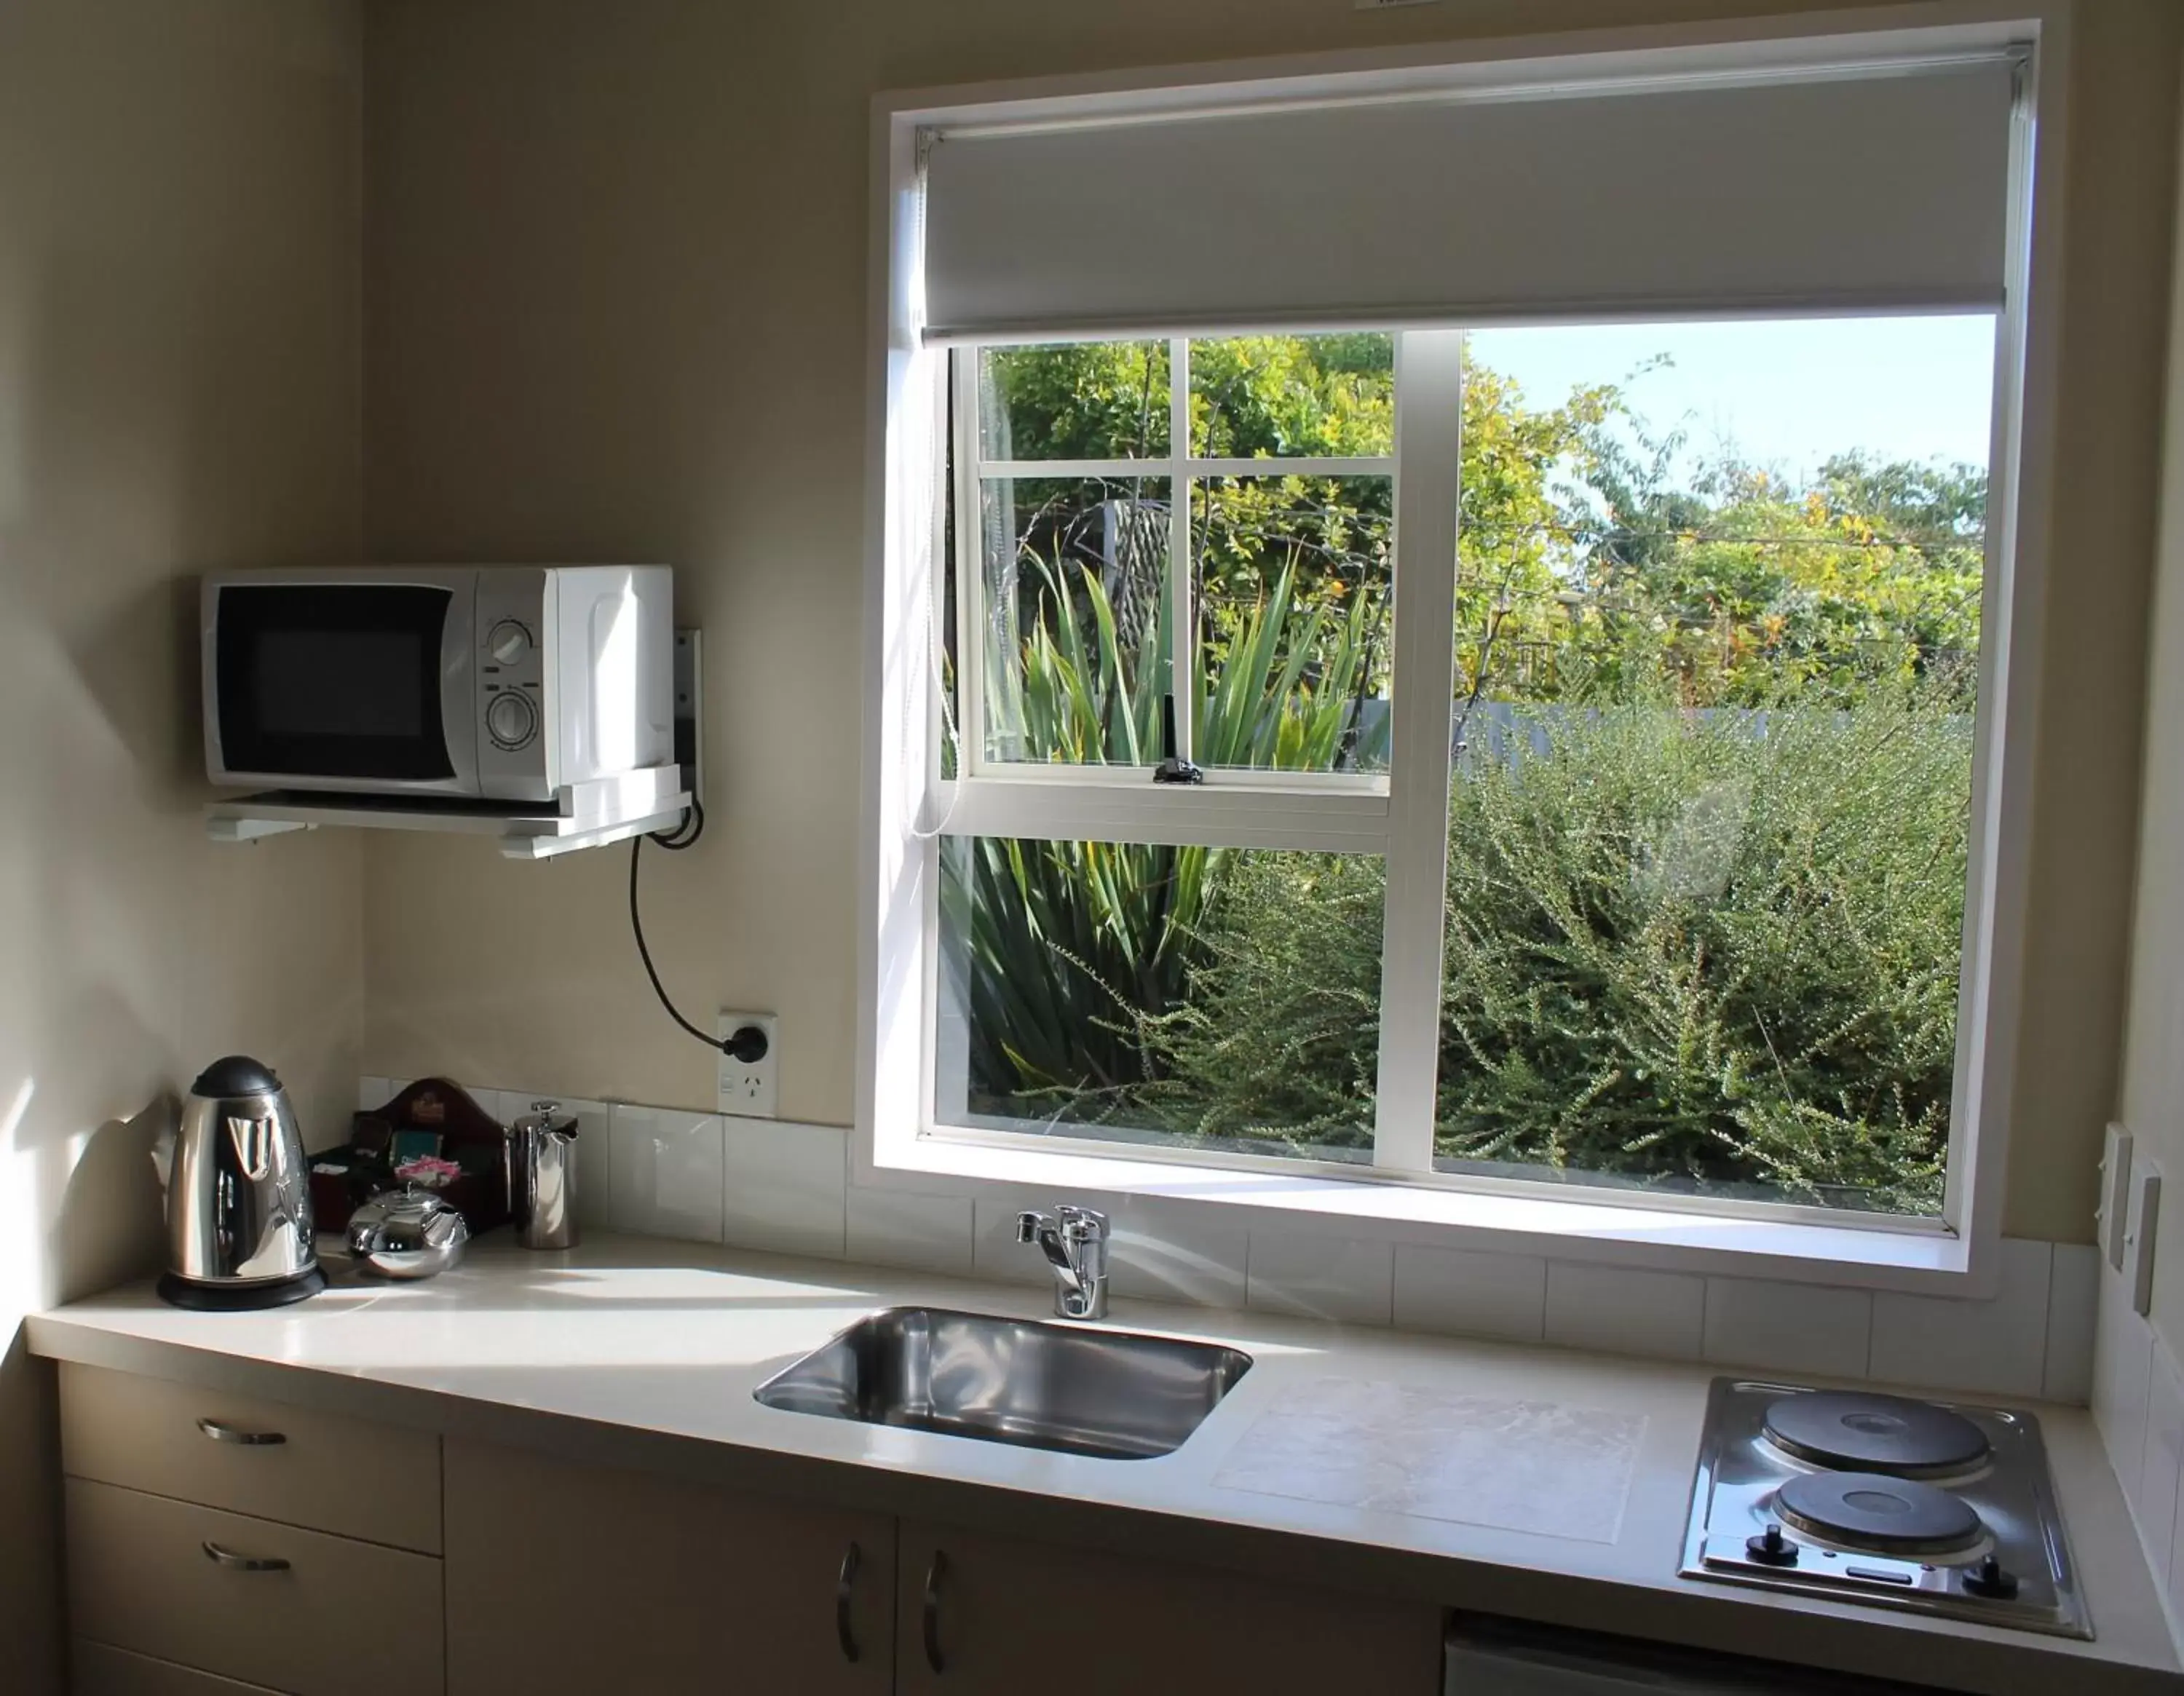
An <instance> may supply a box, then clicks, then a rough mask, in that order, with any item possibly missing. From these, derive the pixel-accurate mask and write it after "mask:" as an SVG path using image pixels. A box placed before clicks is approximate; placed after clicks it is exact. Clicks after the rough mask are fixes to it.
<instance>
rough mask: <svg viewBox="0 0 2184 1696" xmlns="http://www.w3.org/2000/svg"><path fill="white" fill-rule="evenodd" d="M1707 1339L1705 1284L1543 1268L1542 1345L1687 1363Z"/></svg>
mask: <svg viewBox="0 0 2184 1696" xmlns="http://www.w3.org/2000/svg"><path fill="white" fill-rule="evenodd" d="M1705 1333H1706V1280H1705V1279H1704V1278H1702V1277H1697V1276H1693V1275H1691V1274H1690V1273H1687V1272H1646V1271H1637V1270H1636V1269H1635V1268H1633V1267H1630V1266H1596V1265H1591V1264H1590V1263H1589V1262H1588V1263H1577V1262H1572V1261H1567V1260H1551V1261H1549V1262H1548V1263H1547V1326H1546V1340H1547V1341H1548V1342H1550V1343H1558V1344H1560V1345H1561V1346H1563V1347H1564V1348H1597V1349H1600V1350H1601V1351H1602V1352H1603V1353H1606V1354H1653V1355H1663V1356H1666V1357H1668V1358H1669V1359H1671V1360H1696V1359H1697V1358H1698V1356H1699V1353H1700V1348H1701V1345H1702V1343H1703V1341H1704V1339H1705Z"/></svg>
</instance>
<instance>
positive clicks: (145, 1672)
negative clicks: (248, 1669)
mask: <svg viewBox="0 0 2184 1696" xmlns="http://www.w3.org/2000/svg"><path fill="white" fill-rule="evenodd" d="M69 1662H70V1668H71V1670H72V1675H73V1676H72V1677H70V1681H69V1692H70V1696H281V1693H280V1692H279V1691H277V1690H268V1689H267V1688H265V1686H264V1685H263V1684H237V1682H235V1681H234V1680H233V1679H232V1678H215V1677H214V1676H213V1675H212V1674H211V1673H209V1672H198V1671H193V1670H192V1668H189V1667H187V1666H177V1665H175V1663H174V1662H172V1661H171V1660H153V1659H152V1658H151V1656H149V1655H147V1654H131V1653H130V1652H129V1651H128V1650H127V1649H116V1648H114V1646H113V1645H112V1644H111V1643H86V1642H85V1641H84V1640H83V1639H82V1638H77V1639H76V1641H75V1643H71V1644H70V1646H69Z"/></svg>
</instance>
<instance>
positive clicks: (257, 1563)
mask: <svg viewBox="0 0 2184 1696" xmlns="http://www.w3.org/2000/svg"><path fill="white" fill-rule="evenodd" d="M203 1549H204V1552H205V1559H206V1560H209V1561H212V1562H213V1563H214V1565H220V1566H225V1567H226V1568H227V1570H228V1571H231V1572H286V1571H287V1570H288V1562H287V1561H286V1560H282V1559H281V1557H280V1556H279V1555H277V1554H237V1553H236V1552H235V1551H234V1550H233V1549H222V1548H221V1547H220V1545H219V1544H218V1543H205V1544H203Z"/></svg>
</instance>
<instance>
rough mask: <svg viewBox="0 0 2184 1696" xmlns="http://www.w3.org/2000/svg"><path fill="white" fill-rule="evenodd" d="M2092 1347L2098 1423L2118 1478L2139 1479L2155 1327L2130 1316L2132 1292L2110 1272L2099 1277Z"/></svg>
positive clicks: (2094, 1420)
mask: <svg viewBox="0 0 2184 1696" xmlns="http://www.w3.org/2000/svg"><path fill="white" fill-rule="evenodd" d="M2099 1286H2100V1293H2099V1297H2098V1301H2099V1306H2098V1310H2097V1313H2096V1317H2095V1321H2094V1325H2095V1334H2094V1346H2093V1422H2094V1423H2095V1424H2096V1425H2098V1426H2099V1427H2100V1432H2101V1442H2102V1443H2103V1445H2105V1446H2106V1448H2107V1449H2108V1451H2109V1464H2110V1465H2113V1466H2114V1468H2115V1473H2116V1476H2118V1477H2119V1478H2130V1477H2133V1476H2137V1471H2138V1467H2139V1464H2140V1460H2141V1458H2142V1455H2143V1454H2144V1453H2145V1449H2146V1399H2147V1386H2148V1382H2149V1377H2150V1375H2151V1374H2152V1372H2153V1349H2154V1338H2153V1326H2150V1325H2148V1323H2147V1322H2146V1321H2144V1320H2143V1319H2142V1318H2140V1317H2139V1316H2138V1315H2137V1313H2135V1312H2133V1311H2132V1310H2131V1292H2130V1287H2129V1286H2128V1285H2127V1284H2126V1282H2124V1280H2123V1276H2122V1275H2121V1274H2120V1273H2118V1272H2113V1271H2109V1270H2108V1268H2107V1267H2106V1266H2103V1267H2102V1269H2101V1271H2100V1275H2099Z"/></svg>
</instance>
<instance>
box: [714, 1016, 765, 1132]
mask: <svg viewBox="0 0 2184 1696" xmlns="http://www.w3.org/2000/svg"><path fill="white" fill-rule="evenodd" d="M777 1022H778V1021H777V1020H776V1019H775V1018H774V1015H772V1014H771V1013H730V1012H726V1011H724V1012H722V1013H721V1018H720V1023H719V1024H718V1025H717V1026H716V1027H715V1028H716V1030H717V1031H718V1032H720V1037H721V1041H722V1042H723V1043H725V1042H727V1041H728V1040H729V1039H730V1038H731V1037H734V1036H735V1035H736V1033H737V1032H739V1031H745V1030H755V1031H757V1032H760V1034H761V1035H762V1036H764V1037H765V1038H766V1051H765V1052H764V1053H763V1054H756V1055H754V1056H753V1057H752V1058H751V1059H739V1058H738V1056H736V1055H734V1054H729V1053H728V1052H727V1050H725V1049H723V1050H722V1051H721V1112H723V1113H734V1114H739V1115H742V1116H743V1117H744V1118H745V1119H772V1118H773V1117H774V1116H775V1115H777V1113H778V1112H779V1111H780V1110H781V1109H780V1077H781V1050H780V1045H779V1043H778V1042H777V1037H776V1032H775V1026H776V1025H777ZM754 1046H755V1044H754Z"/></svg>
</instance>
